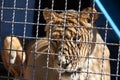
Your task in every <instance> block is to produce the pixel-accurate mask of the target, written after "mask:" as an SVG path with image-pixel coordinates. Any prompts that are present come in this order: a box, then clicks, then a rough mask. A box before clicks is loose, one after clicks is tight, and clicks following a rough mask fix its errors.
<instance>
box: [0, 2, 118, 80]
mask: <svg viewBox="0 0 120 80" xmlns="http://www.w3.org/2000/svg"><path fill="white" fill-rule="evenodd" d="M79 1H80V0H68V3H67V4H68V5H67V9H74V10H78V6H79ZM51 2H52V0H41V5H40V9H44V8H46V7H48V8H51ZM101 2H102V4H103V5H104V7H105V8H106V10H107V11H108V13H109V15H110V16H111V17H112V19H113V21H114V22H115V23H116V25H117V26H118V28H119V29H120V5H119V3H120V0H101ZM13 4H14V3H13V0H4V7H13ZM28 4H29V5H28V8H30V9H34V8H36V9H38V5H39V0H29V2H28ZM1 5H2V0H0V6H1ZM25 5H26V2H25V0H17V2H16V7H17V8H25ZM88 6H92V0H81V10H82V9H84V8H86V7H88ZM0 9H1V10H2V8H1V7H0ZM54 9H56V10H64V9H65V0H55V1H54ZM96 9H97V10H98V11H100V10H99V8H98V7H97V6H96ZM3 12H4V13H3V16H0V18H1V21H0V50H1V49H2V43H3V39H4V37H5V36H7V35H11V32H12V28H11V26H12V23H6V22H5V21H12V14H13V10H11V9H4V10H3ZM0 13H1V12H0ZM1 14H2V13H1ZM15 14H16V15H15V22H24V20H25V10H16V11H15ZM37 14H38V11H34V10H28V13H27V22H29V23H36V22H37V18H38V16H37ZM39 17H40V19H39V23H41V24H43V23H45V20H44V19H43V16H42V12H40V16H39ZM96 25H97V26H98V27H105V25H106V19H105V18H104V16H103V15H99V19H98V21H97V23H96ZM25 26H26V33H25V36H27V37H30V36H34V37H35V36H36V26H37V25H33V24H19V23H18V24H16V23H15V24H14V33H13V34H14V35H18V36H23V31H24V27H25ZM99 31H100V34H101V35H102V37H103V39H104V36H105V30H99ZM107 33H108V34H107V43H118V42H119V40H118V37H117V36H116V34H115V33H114V31H113V30H109V31H108V32H107ZM43 36H45V32H44V25H39V37H43ZM108 47H109V49H110V52H111V56H110V58H111V59H117V58H118V46H115V45H108ZM119 54H120V53H119ZM0 63H1V65H0V78H1V76H2V75H3V73H4V72H5V71H6V70H5V69H4V68H3V66H2V61H0ZM119 70H120V69H119ZM116 71H117V61H112V60H111V74H113V75H114V74H116ZM4 75H6V76H7V74H4ZM113 75H111V78H112V79H111V80H115V78H116V77H115V76H113ZM119 79H120V72H119ZM119 79H118V80H119Z"/></svg>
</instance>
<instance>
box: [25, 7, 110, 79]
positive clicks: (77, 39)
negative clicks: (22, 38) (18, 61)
mask: <svg viewBox="0 0 120 80" xmlns="http://www.w3.org/2000/svg"><path fill="white" fill-rule="evenodd" d="M50 11H51V10H50V9H47V8H46V9H44V11H43V16H44V18H45V20H46V23H47V25H46V29H45V31H46V35H47V37H48V38H49V39H51V40H50V44H49V40H38V41H37V42H33V43H32V44H30V45H32V46H30V45H29V46H28V48H27V49H26V54H29V58H28V63H27V68H26V71H25V74H24V78H25V79H28V80H110V76H109V74H110V64H109V60H108V59H109V50H108V48H107V46H106V45H105V44H98V43H104V41H103V39H102V38H101V36H100V35H99V33H98V31H97V29H95V28H92V26H94V25H93V24H92V23H94V22H92V20H93V21H96V19H97V17H98V16H97V14H96V13H95V12H96V10H95V9H92V8H86V9H84V10H83V11H82V13H81V14H80V15H79V14H78V13H77V12H76V11H74V10H68V11H66V12H67V13H66V14H64V12H62V13H57V12H55V11H53V12H52V13H51V12H50ZM92 12H94V13H95V14H92ZM64 15H66V17H65V16H64ZM93 17H94V18H93ZM78 18H79V19H80V20H79V19H78ZM35 43H37V44H36V45H37V47H36V45H35ZM48 45H50V46H48ZM35 47H36V48H35ZM48 48H50V50H49V49H48ZM31 51H33V52H31ZM34 53H36V54H34ZM45 53H46V54H45ZM48 54H49V55H48ZM48 57H49V58H48ZM47 60H48V61H49V62H48V65H47ZM35 66H36V67H35Z"/></svg>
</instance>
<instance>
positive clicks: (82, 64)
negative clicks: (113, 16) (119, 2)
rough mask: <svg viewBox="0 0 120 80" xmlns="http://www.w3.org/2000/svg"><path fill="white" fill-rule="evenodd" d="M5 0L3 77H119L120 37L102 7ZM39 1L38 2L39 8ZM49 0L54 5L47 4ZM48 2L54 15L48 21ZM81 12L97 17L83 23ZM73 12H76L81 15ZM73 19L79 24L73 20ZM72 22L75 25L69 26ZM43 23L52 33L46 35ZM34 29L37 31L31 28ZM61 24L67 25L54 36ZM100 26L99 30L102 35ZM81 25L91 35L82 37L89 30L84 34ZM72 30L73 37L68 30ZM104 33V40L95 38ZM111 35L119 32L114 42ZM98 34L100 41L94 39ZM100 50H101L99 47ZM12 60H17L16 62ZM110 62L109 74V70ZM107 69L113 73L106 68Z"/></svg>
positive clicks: (0, 48) (0, 36) (0, 37)
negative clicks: (119, 37)
mask: <svg viewBox="0 0 120 80" xmlns="http://www.w3.org/2000/svg"><path fill="white" fill-rule="evenodd" d="M0 1H1V3H0V9H1V12H0V14H1V17H0V18H1V21H0V56H1V58H0V80H13V79H18V80H95V79H96V80H110V79H109V78H106V77H110V78H111V80H119V79H120V72H119V71H120V68H119V66H120V64H119V62H120V42H119V40H118V38H117V37H116V36H115V34H114V33H113V32H114V31H113V29H112V28H111V27H109V26H110V25H109V23H108V21H107V20H106V19H105V18H104V16H103V13H102V12H100V11H99V10H98V12H94V11H93V10H92V11H91V12H82V11H83V10H84V9H85V8H83V6H82V4H83V2H84V1H83V0H78V5H77V9H74V8H70V7H71V5H70V4H69V1H68V0H64V1H63V2H64V4H62V5H63V9H59V8H61V5H60V4H56V2H57V0H49V1H48V2H47V1H43V0H35V1H36V3H35V2H34V1H32V0H23V1H19V0H10V3H9V2H8V1H7V0H0ZM45 2H46V3H45ZM89 2H90V3H91V8H96V9H97V7H96V4H95V2H94V0H91V1H89ZM22 3H23V4H24V5H23V4H22ZM90 3H89V4H90ZM36 4H37V5H38V6H37V8H34V5H36ZM47 4H49V6H46V5H47ZM76 4H77V2H76ZM86 4H87V3H86ZM30 5H33V7H30ZM56 5H57V6H58V8H57V7H56ZM46 7H48V8H49V9H48V10H46V12H47V13H46V14H49V12H50V15H48V16H47V18H50V19H49V20H48V21H47V19H46V21H45V16H43V15H44V11H45V9H44V8H46ZM69 12H70V13H69ZM71 12H72V13H71ZM33 13H34V15H33ZM68 13H69V14H68ZM76 14H77V15H76ZM82 14H84V15H85V16H87V14H89V15H88V16H92V17H91V19H90V20H91V21H90V22H89V19H86V20H87V23H89V24H90V26H89V25H86V24H85V25H83V24H81V19H83V17H82V16H81V15H82ZM90 14H92V15H90ZM95 14H98V15H99V18H98V20H97V21H96V22H95V21H94V20H95ZM56 15H57V16H56ZM71 15H72V16H74V15H76V16H77V18H75V16H74V17H71ZM41 16H42V17H41ZM68 16H70V20H69V19H68ZM43 17H44V19H42V18H43ZM55 17H57V18H56V19H55ZM59 18H60V19H59ZM74 19H76V21H77V23H72V20H73V22H74ZM60 20H62V21H61V22H62V23H61V22H60ZM57 21H58V22H57ZM68 23H71V24H70V25H68ZM94 23H95V25H94ZM72 24H74V25H72ZM71 25H72V26H71ZM41 27H46V30H47V29H48V33H47V31H46V32H45V33H44V34H43V33H42V32H41V29H42V30H43V28H41ZM47 27H49V28H47ZM56 27H57V28H56ZM61 27H62V28H61ZM34 28H35V31H34V32H32V30H33V29H34ZM58 28H60V30H61V29H62V30H61V31H60V34H59V35H57V36H54V34H53V33H54V32H56V31H58V32H59V29H58ZM54 29H56V31H55V30H54ZM96 29H97V30H98V31H99V33H97V34H96V32H95V30H96ZM66 30H68V32H66ZM80 30H83V31H84V30H85V31H87V30H89V33H88V34H90V35H89V36H87V37H86V35H85V37H84V36H81V35H84V33H85V32H84V33H82V32H80ZM69 31H71V33H69ZM72 31H73V32H72ZM74 31H76V32H74ZM68 33H69V35H70V36H69V35H67V34H68ZM74 33H76V35H75V34H74ZM55 34H57V33H55ZM86 34H87V33H86ZM99 34H100V35H101V36H102V39H103V41H101V38H100V41H99V40H98V39H97V38H96V35H97V36H98V35H99ZM34 35H35V36H34ZM40 35H45V36H44V37H41V36H40ZM73 36H74V37H73ZM111 36H114V37H113V38H114V40H115V41H112V39H111ZM94 37H95V38H96V40H95V41H93V38H94ZM82 39H83V40H82ZM87 39H89V40H87ZM97 40H98V41H97ZM5 44H7V45H5ZM19 44H20V45H19ZM83 44H84V45H85V46H82V48H81V47H78V45H79V46H80V45H83ZM87 44H89V46H87ZM99 45H102V46H101V47H100V48H99V49H100V50H98V49H97V48H96V47H95V46H99ZM106 45H107V47H108V49H109V51H110V57H106V55H107V48H106ZM17 46H19V48H18V47H17ZM86 46H87V48H86ZM84 47H85V48H84ZM95 50H98V51H96V52H94V51H95ZM87 51H88V52H87ZM102 51H103V52H102ZM71 52H72V53H71ZM86 52H87V54H85V53H86ZM100 52H101V53H100ZM3 55H4V56H3ZM96 55H97V56H96ZM101 55H102V56H101ZM107 56H108V55H107ZM12 60H14V61H13V63H12V62H11V61H12ZM82 60H83V61H82ZM106 61H108V62H107V63H106ZM109 61H110V73H108V72H109ZM94 65H95V66H94ZM104 68H105V69H104ZM107 70H108V72H105V71H107Z"/></svg>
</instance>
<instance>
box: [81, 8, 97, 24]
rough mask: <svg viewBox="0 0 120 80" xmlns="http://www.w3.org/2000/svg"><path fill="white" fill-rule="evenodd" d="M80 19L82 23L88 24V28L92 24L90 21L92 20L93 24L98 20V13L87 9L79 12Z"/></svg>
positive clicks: (92, 9)
mask: <svg viewBox="0 0 120 80" xmlns="http://www.w3.org/2000/svg"><path fill="white" fill-rule="evenodd" d="M80 18H81V21H82V23H84V24H89V26H90V25H92V23H91V22H92V20H93V22H95V21H96V20H97V19H98V13H97V11H96V9H94V8H91V7H88V8H85V9H84V10H83V11H82V12H81V14H80Z"/></svg>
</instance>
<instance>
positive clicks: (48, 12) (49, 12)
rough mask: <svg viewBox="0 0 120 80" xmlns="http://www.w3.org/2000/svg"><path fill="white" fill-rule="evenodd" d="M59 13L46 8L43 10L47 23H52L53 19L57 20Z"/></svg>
mask: <svg viewBox="0 0 120 80" xmlns="http://www.w3.org/2000/svg"><path fill="white" fill-rule="evenodd" d="M56 15H57V13H56V12H55V11H52V10H51V9H48V8H45V9H44V10H43V17H44V19H45V20H46V22H49V21H51V19H56Z"/></svg>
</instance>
